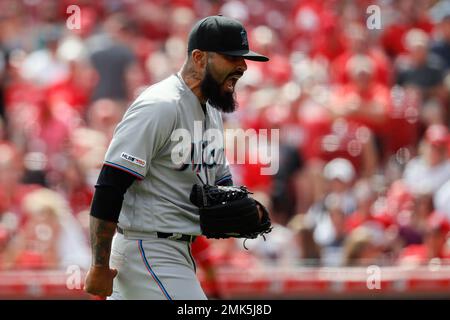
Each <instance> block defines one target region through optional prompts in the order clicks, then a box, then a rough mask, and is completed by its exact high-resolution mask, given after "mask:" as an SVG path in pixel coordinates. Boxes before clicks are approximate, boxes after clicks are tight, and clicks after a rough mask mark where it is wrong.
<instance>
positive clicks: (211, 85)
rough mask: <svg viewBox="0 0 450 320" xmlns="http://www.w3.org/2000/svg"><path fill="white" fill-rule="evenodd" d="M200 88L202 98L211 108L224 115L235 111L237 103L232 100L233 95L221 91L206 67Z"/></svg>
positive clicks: (219, 85)
mask: <svg viewBox="0 0 450 320" xmlns="http://www.w3.org/2000/svg"><path fill="white" fill-rule="evenodd" d="M200 88H201V90H202V94H203V96H204V97H206V99H207V100H208V102H209V104H210V105H211V106H212V107H213V108H216V109H217V110H219V111H222V112H225V113H230V112H233V111H234V110H236V107H237V102H236V100H235V98H234V93H233V92H224V91H223V90H222V87H221V84H220V83H218V82H217V81H216V80H215V79H214V78H213V76H212V74H211V72H210V71H209V69H208V66H207V67H206V72H205V77H204V78H203V80H202V82H201V84H200Z"/></svg>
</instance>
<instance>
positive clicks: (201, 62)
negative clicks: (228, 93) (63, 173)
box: [191, 49, 208, 71]
mask: <svg viewBox="0 0 450 320" xmlns="http://www.w3.org/2000/svg"><path fill="white" fill-rule="evenodd" d="M191 59H192V63H193V64H194V66H195V68H196V69H197V70H202V71H203V70H204V69H205V67H206V63H207V62H208V53H207V52H206V51H201V50H198V49H194V50H192V53H191Z"/></svg>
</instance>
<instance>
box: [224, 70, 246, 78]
mask: <svg viewBox="0 0 450 320" xmlns="http://www.w3.org/2000/svg"><path fill="white" fill-rule="evenodd" d="M243 75H244V72H242V71H235V72H232V73H230V74H228V76H227V78H230V77H234V76H239V77H242V76H243Z"/></svg>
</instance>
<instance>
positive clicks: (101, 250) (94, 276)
mask: <svg viewBox="0 0 450 320" xmlns="http://www.w3.org/2000/svg"><path fill="white" fill-rule="evenodd" d="M134 180H136V177H134V176H132V175H131V174H128V173H126V172H123V171H121V170H119V169H116V168H113V167H109V166H103V168H102V170H101V172H100V175H99V178H98V181H97V184H96V186H95V193H94V198H93V200H92V205H91V215H90V237H91V247H92V263H91V268H90V270H89V272H88V274H87V276H86V283H85V290H86V291H87V292H89V293H91V294H95V295H99V296H103V297H104V296H109V295H111V294H112V281H113V279H114V277H115V276H116V274H117V271H116V270H114V269H110V268H109V257H110V255H111V242H112V238H113V236H114V232H115V230H116V226H117V221H118V219H119V215H120V210H121V208H122V201H123V197H124V194H125V192H126V190H127V189H128V188H129V187H130V185H131V184H132V183H133V182H134Z"/></svg>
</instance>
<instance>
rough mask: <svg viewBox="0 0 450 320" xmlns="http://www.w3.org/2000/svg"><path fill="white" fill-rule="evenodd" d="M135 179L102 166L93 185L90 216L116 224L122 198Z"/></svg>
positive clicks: (118, 170) (112, 168) (114, 169)
mask: <svg viewBox="0 0 450 320" xmlns="http://www.w3.org/2000/svg"><path fill="white" fill-rule="evenodd" d="M134 180H136V177H135V176H133V175H132V174H130V173H127V172H125V171H122V170H120V169H117V168H114V167H111V166H107V165H103V167H102V170H101V171H100V175H99V177H98V180H97V184H96V185H95V193H94V198H93V200H92V205H91V216H93V217H96V218H98V219H101V220H106V221H111V222H118V221H119V214H120V210H121V209H122V202H123V196H124V194H125V192H127V189H128V188H129V187H130V186H131V185H132V184H133V182H134Z"/></svg>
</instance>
